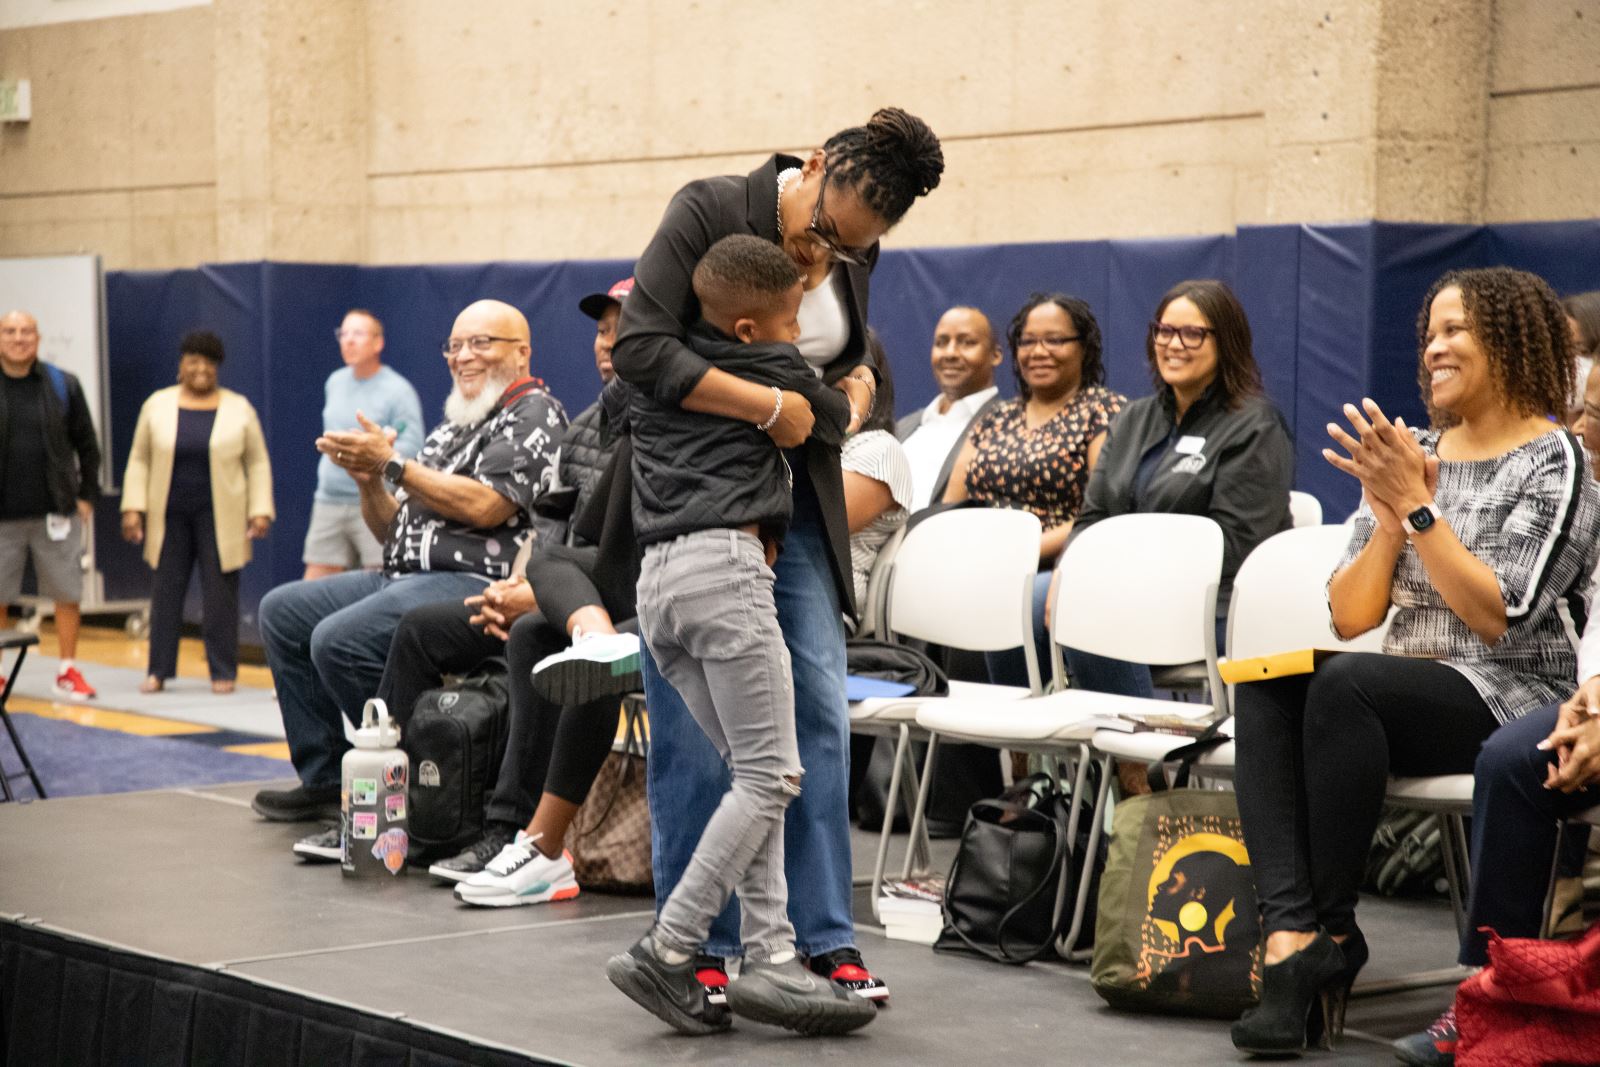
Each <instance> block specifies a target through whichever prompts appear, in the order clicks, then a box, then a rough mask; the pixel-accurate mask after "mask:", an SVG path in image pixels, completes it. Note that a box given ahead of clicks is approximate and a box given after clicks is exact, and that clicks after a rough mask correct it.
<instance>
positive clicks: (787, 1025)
mask: <svg viewBox="0 0 1600 1067" xmlns="http://www.w3.org/2000/svg"><path fill="white" fill-rule="evenodd" d="M728 1007H730V1008H732V1009H733V1013H734V1014H735V1015H739V1016H743V1017H744V1018H746V1019H753V1020H755V1021H756V1022H758V1023H768V1024H770V1025H772V1026H781V1027H783V1028H784V1029H785V1030H793V1031H795V1032H796V1033H800V1034H805V1035H806V1036H807V1037H816V1036H820V1035H824V1034H847V1033H849V1032H850V1031H851V1030H856V1029H859V1028H860V1027H863V1026H865V1025H867V1024H868V1023H870V1022H871V1021H872V1020H873V1019H876V1018H877V1017H878V1009H877V1006H876V1005H874V1004H873V1003H872V1002H871V1001H869V1000H863V999H862V998H861V997H858V996H856V995H855V994H854V993H852V992H851V991H850V990H848V989H846V988H845V987H844V986H842V985H840V984H839V983H838V982H834V981H830V980H829V979H827V978H824V977H822V976H821V975H817V974H812V973H811V972H810V971H808V970H806V968H805V965H804V964H802V963H801V962H800V960H799V958H798V957H796V958H795V959H791V960H789V961H788V962H787V963H758V962H755V961H752V960H751V959H749V958H748V957H746V959H745V961H744V964H743V965H742V966H741V967H740V968H739V977H737V978H735V979H734V980H733V981H731V982H729V983H728Z"/></svg>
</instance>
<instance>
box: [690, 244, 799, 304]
mask: <svg viewBox="0 0 1600 1067" xmlns="http://www.w3.org/2000/svg"><path fill="white" fill-rule="evenodd" d="M800 280H801V276H800V269H799V268H798V267H796V266H795V265H794V261H793V260H792V259H790V258H789V256H788V254H787V253H786V252H784V250H783V249H782V248H780V247H779V246H777V245H775V244H773V243H772V242H771V241H768V240H765V239H763V238H760V237H757V236H756V235H755V234H750V233H736V234H731V235H729V236H727V237H724V238H723V239H722V240H720V241H718V242H717V243H716V244H714V245H712V246H711V247H710V248H708V249H707V250H706V254H705V255H703V256H701V257H700V262H699V263H697V264H696V265H695V268H694V278H693V283H694V295H695V297H696V298H698V299H699V301H700V307H701V311H702V313H703V314H704V315H705V317H706V318H707V319H710V320H712V321H718V320H723V321H729V322H731V321H734V320H736V319H743V318H753V317H755V316H757V315H761V314H765V313H767V312H770V311H772V310H773V309H774V308H776V307H777V306H778V301H779V300H780V299H781V298H782V297H783V296H784V295H786V294H787V293H788V292H789V291H790V290H791V289H793V288H794V287H795V285H797V284H798V283H799V282H800Z"/></svg>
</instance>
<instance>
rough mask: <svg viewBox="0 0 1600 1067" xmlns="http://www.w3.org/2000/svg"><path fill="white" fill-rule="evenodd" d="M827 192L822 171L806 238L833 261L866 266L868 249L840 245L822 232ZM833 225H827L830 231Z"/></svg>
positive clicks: (825, 171)
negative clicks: (823, 206) (823, 209)
mask: <svg viewBox="0 0 1600 1067" xmlns="http://www.w3.org/2000/svg"><path fill="white" fill-rule="evenodd" d="M827 191H828V169H827V168H826V167H824V168H823V169H822V185H821V187H820V188H818V189H817V206H816V207H814V208H812V209H811V225H809V226H807V227H806V236H807V237H809V238H811V241H812V243H813V244H815V245H818V246H820V247H821V248H822V249H823V250H824V251H826V252H827V253H828V255H830V256H832V257H833V258H834V259H839V260H843V261H844V262H846V263H849V264H852V265H853V266H857V267H865V266H866V265H867V253H868V252H870V251H871V249H868V248H851V247H850V246H849V245H842V244H840V243H839V242H838V241H837V240H836V239H835V238H834V237H832V236H830V235H829V234H826V233H824V232H823V231H822V228H821V227H822V198H823V196H824V195H825V194H826V193H827ZM833 228H834V227H833V223H832V222H829V223H828V229H830V230H832V229H833Z"/></svg>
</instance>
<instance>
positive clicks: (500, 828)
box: [428, 822, 517, 882]
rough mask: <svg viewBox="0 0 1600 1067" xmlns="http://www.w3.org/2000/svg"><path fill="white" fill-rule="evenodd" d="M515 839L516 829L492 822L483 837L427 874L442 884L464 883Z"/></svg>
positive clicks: (435, 865)
mask: <svg viewBox="0 0 1600 1067" xmlns="http://www.w3.org/2000/svg"><path fill="white" fill-rule="evenodd" d="M516 838H517V828H516V827H515V826H511V825H509V824H507V823H503V822H492V823H490V824H489V825H488V826H487V827H486V828H485V829H484V831H483V836H482V837H480V838H478V840H476V841H474V842H473V843H472V844H470V845H468V846H467V847H466V848H464V849H462V850H461V851H460V852H459V853H458V854H456V855H454V856H451V857H450V858H449V859H447V860H440V861H439V862H438V863H435V864H434V865H433V866H431V867H429V868H428V873H429V874H431V875H433V876H434V877H435V878H438V879H439V880H440V881H444V882H464V881H466V880H467V879H468V878H471V877H472V876H473V875H475V874H477V873H478V872H479V871H481V870H483V869H484V868H485V867H487V866H489V861H490V860H492V859H494V858H495V857H496V856H498V855H500V850H501V849H503V848H505V847H506V846H507V845H509V844H511V842H513V841H515V840H516Z"/></svg>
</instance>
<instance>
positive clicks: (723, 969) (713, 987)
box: [694, 953, 728, 1005]
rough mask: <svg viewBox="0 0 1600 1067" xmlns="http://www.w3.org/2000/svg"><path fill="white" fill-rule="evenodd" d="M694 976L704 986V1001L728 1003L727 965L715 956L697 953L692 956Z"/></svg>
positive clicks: (708, 1002)
mask: <svg viewBox="0 0 1600 1067" xmlns="http://www.w3.org/2000/svg"><path fill="white" fill-rule="evenodd" d="M694 977H695V980H696V981H698V982H699V983H700V984H701V985H703V986H705V987H706V1003H707V1004H708V1005H709V1004H726V1003H728V966H727V964H725V963H723V962H722V960H721V959H719V958H717V957H716V956H707V955H705V954H703V953H702V954H701V955H698V956H696V957H695V958H694Z"/></svg>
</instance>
